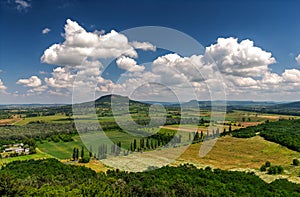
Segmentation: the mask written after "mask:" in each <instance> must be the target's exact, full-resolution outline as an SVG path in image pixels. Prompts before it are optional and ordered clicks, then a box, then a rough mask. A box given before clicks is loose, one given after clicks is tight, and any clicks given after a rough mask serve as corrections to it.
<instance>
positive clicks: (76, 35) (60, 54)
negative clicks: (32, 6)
mask: <svg viewBox="0 0 300 197" xmlns="http://www.w3.org/2000/svg"><path fill="white" fill-rule="evenodd" d="M64 36H65V41H64V42H63V43H60V44H54V45H52V46H50V47H49V48H48V49H47V50H45V52H44V54H43V56H42V57H41V61H42V62H45V63H48V64H54V65H79V64H80V63H81V62H82V61H83V60H84V59H86V58H88V57H90V58H94V59H97V58H115V57H119V56H121V55H126V56H129V57H137V52H136V51H135V49H134V47H133V46H131V44H130V43H129V41H128V39H127V37H126V36H124V35H123V34H120V33H118V32H116V31H114V30H111V32H109V33H107V34H98V33H97V32H87V31H86V30H85V29H84V28H83V27H81V26H80V25H79V24H78V23H77V22H75V21H72V20H70V19H68V20H67V23H66V25H65V34H64Z"/></svg>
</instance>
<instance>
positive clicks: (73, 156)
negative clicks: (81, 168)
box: [72, 147, 76, 161]
mask: <svg viewBox="0 0 300 197" xmlns="http://www.w3.org/2000/svg"><path fill="white" fill-rule="evenodd" d="M72 159H73V161H75V159H76V148H75V147H74V148H73V155H72Z"/></svg>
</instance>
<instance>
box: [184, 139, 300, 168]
mask: <svg viewBox="0 0 300 197" xmlns="http://www.w3.org/2000/svg"><path fill="white" fill-rule="evenodd" d="M200 146H201V143H199V144H192V145H191V146H190V147H189V148H188V149H187V150H186V152H185V153H184V154H183V155H181V157H180V158H179V160H184V161H192V162H193V163H202V164H207V165H211V166H214V167H216V168H221V169H226V170H228V169H233V168H254V169H259V168H260V167H261V165H262V164H264V163H265V162H266V161H270V162H271V163H272V164H274V165H283V166H290V164H291V162H292V160H293V159H294V158H299V157H300V155H299V153H298V152H296V151H292V150H290V149H288V148H286V147H283V146H281V145H279V144H276V143H273V142H269V141H266V140H264V139H263V138H262V137H259V136H256V137H253V138H247V139H242V138H233V137H230V136H225V137H222V138H219V139H218V140H217V142H216V144H215V145H214V147H213V149H212V150H211V151H210V152H209V153H208V154H207V155H206V156H205V157H203V158H200V157H199V149H200Z"/></svg>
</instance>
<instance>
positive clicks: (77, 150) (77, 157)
mask: <svg viewBox="0 0 300 197" xmlns="http://www.w3.org/2000/svg"><path fill="white" fill-rule="evenodd" d="M78 159H79V149H78V148H76V160H78Z"/></svg>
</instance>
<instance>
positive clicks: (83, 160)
mask: <svg viewBox="0 0 300 197" xmlns="http://www.w3.org/2000/svg"><path fill="white" fill-rule="evenodd" d="M89 162H90V158H89V157H84V158H82V159H80V160H79V163H89Z"/></svg>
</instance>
